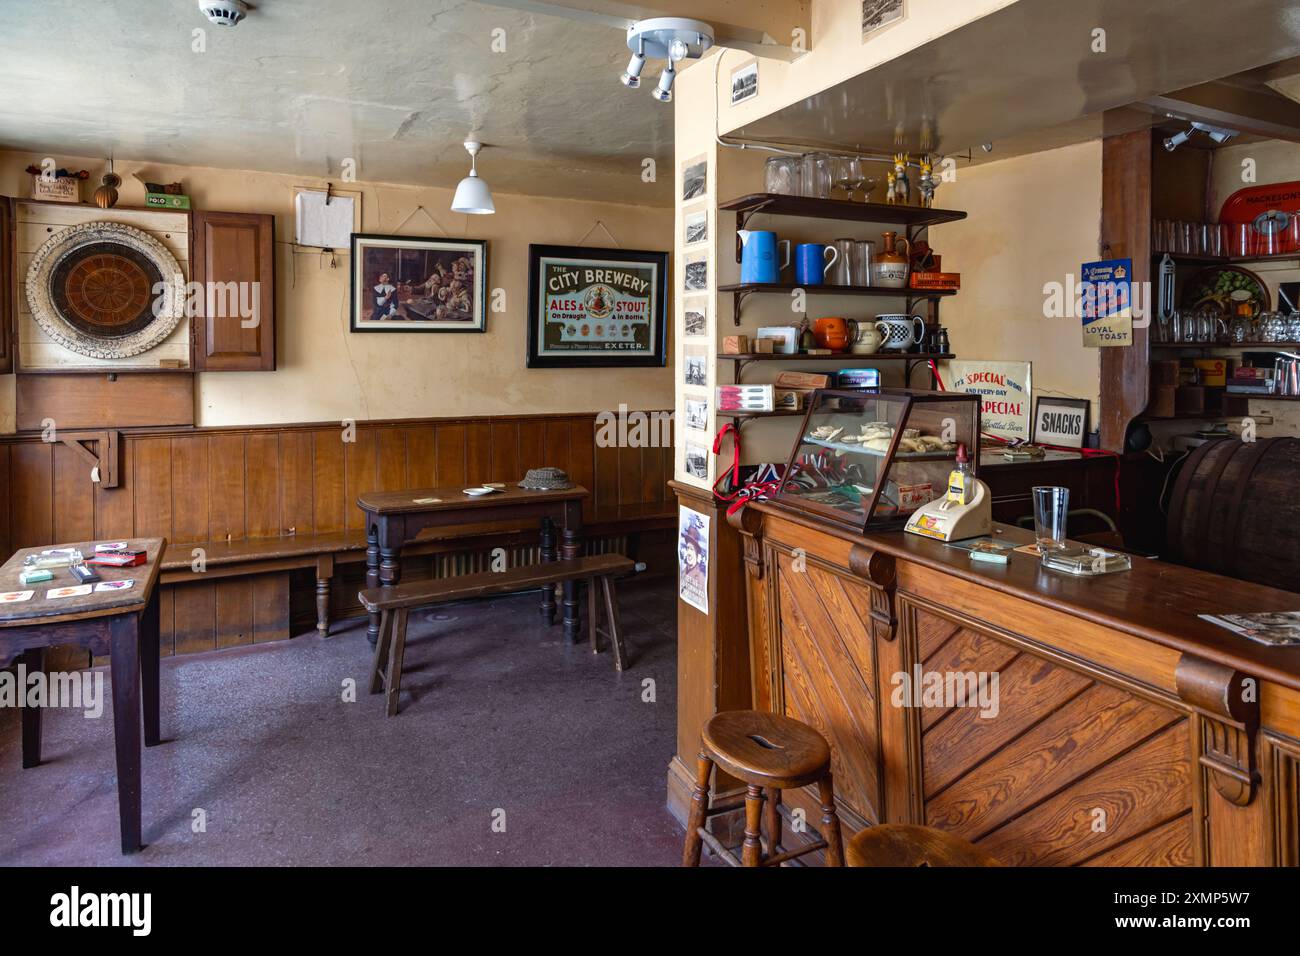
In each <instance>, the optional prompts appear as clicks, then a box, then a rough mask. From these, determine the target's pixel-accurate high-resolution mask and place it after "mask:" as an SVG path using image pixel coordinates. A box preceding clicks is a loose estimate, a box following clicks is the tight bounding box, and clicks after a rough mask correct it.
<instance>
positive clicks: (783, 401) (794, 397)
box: [772, 388, 812, 412]
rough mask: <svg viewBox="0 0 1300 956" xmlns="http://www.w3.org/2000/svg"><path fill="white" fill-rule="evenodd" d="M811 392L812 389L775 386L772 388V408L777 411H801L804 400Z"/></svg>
mask: <svg viewBox="0 0 1300 956" xmlns="http://www.w3.org/2000/svg"><path fill="white" fill-rule="evenodd" d="M811 394H812V389H802V388H777V389H773V392H772V395H773V398H772V410H773V411H779V412H798V411H802V410H803V407H804V401H805V399H806V398H807V396H809V395H811Z"/></svg>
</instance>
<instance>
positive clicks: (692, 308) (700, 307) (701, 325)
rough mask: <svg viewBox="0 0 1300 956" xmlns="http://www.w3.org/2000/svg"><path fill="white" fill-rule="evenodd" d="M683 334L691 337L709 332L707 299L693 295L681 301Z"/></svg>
mask: <svg viewBox="0 0 1300 956" xmlns="http://www.w3.org/2000/svg"><path fill="white" fill-rule="evenodd" d="M682 330H683V334H684V335H686V336H689V337H691V338H695V337H697V336H701V335H708V334H709V300H708V297H707V296H695V297H694V298H690V299H686V300H685V301H684V302H683V303H682Z"/></svg>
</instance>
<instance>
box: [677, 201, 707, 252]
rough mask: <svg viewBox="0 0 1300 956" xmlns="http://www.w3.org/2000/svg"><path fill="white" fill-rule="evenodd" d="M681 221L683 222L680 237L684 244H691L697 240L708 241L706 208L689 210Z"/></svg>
mask: <svg viewBox="0 0 1300 956" xmlns="http://www.w3.org/2000/svg"><path fill="white" fill-rule="evenodd" d="M682 222H683V223H684V224H685V227H684V229H683V232H684V235H683V237H682V239H683V241H684V243H685V244H686V245H688V246H693V245H695V244H696V243H698V242H708V241H709V210H708V209H705V208H700V209H698V210H689V211H687V212H686V214H685V215H684V216H683V217H682Z"/></svg>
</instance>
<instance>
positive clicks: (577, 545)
mask: <svg viewBox="0 0 1300 956" xmlns="http://www.w3.org/2000/svg"><path fill="white" fill-rule="evenodd" d="M581 554H582V532H581V531H579V530H578V529H577V528H574V527H566V528H565V529H564V543H563V544H562V545H560V557H561V558H563V559H564V560H565V561H573V560H576V559H577V558H578V557H579V556H580V555H581ZM578 583H579V582H577V581H565V582H564V639H565V640H566V641H568V642H569V643H570V644H574V643H577V641H578V639H579V638H580V636H581V635H580V633H579V632H580V630H581V628H582V619H581V616H580V612H579V610H578Z"/></svg>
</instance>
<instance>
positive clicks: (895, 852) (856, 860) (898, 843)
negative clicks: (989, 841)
mask: <svg viewBox="0 0 1300 956" xmlns="http://www.w3.org/2000/svg"><path fill="white" fill-rule="evenodd" d="M1001 865H1002V864H1000V863H999V862H998V861H997V860H995V859H993V857H991V856H989V855H988V854H987V853H985V852H984V851H983V850H981V849H980V848H979V847H977V846H976V845H975V844H974V843H971V842H969V841H968V840H963V839H962V838H961V837H959V836H953V835H952V834H951V833H948V832H947V831H946V830H937V829H935V828H934V827H921V826H914V825H912V824H909V823H884V824H881V825H880V826H875V827H867V828H866V829H865V830H859V831H858V832H857V833H856V834H854V836H853V839H852V840H850V841H849V866H1001Z"/></svg>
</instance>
